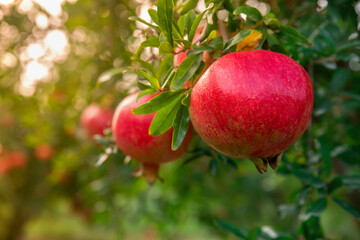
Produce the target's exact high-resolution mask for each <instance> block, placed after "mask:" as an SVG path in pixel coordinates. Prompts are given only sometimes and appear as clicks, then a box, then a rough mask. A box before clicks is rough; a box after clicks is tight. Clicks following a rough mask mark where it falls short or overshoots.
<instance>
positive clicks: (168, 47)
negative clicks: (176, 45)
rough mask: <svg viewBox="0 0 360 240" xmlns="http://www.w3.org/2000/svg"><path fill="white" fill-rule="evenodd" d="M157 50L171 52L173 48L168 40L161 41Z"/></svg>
mask: <svg viewBox="0 0 360 240" xmlns="http://www.w3.org/2000/svg"><path fill="white" fill-rule="evenodd" d="M159 52H160V53H173V52H174V49H173V48H172V47H171V45H170V44H169V43H168V42H162V43H160V48H159Z"/></svg>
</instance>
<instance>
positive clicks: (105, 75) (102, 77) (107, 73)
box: [97, 67, 129, 83]
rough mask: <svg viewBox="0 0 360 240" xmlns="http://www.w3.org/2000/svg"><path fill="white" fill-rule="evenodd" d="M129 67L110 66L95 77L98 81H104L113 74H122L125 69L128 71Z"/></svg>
mask: <svg viewBox="0 0 360 240" xmlns="http://www.w3.org/2000/svg"><path fill="white" fill-rule="evenodd" d="M128 70H129V69H128V68H126V67H121V68H111V69H109V70H106V71H105V72H103V73H102V74H101V75H100V76H99V77H98V79H97V82H98V83H104V82H107V81H109V80H110V79H111V78H112V77H113V76H115V75H120V74H124V73H125V72H126V71H128Z"/></svg>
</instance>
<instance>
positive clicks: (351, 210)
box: [333, 198, 360, 221]
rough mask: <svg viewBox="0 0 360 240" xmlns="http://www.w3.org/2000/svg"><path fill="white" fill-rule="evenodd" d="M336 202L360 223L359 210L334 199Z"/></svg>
mask: <svg viewBox="0 0 360 240" xmlns="http://www.w3.org/2000/svg"><path fill="white" fill-rule="evenodd" d="M333 200H334V202H336V203H337V204H338V205H339V206H340V207H342V208H343V209H344V210H345V211H347V212H348V213H350V214H351V215H353V216H354V217H355V218H356V219H357V220H359V221H360V211H359V209H357V208H355V207H354V206H353V205H351V204H350V203H348V202H345V201H343V200H340V199H336V198H333Z"/></svg>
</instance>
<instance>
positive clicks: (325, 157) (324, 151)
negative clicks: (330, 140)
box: [319, 138, 332, 177]
mask: <svg viewBox="0 0 360 240" xmlns="http://www.w3.org/2000/svg"><path fill="white" fill-rule="evenodd" d="M319 142H320V149H321V157H322V161H323V166H324V170H325V174H326V176H327V177H329V176H330V173H331V168H332V159H331V155H330V148H329V147H328V145H327V143H326V142H325V140H324V139H323V138H320V139H319Z"/></svg>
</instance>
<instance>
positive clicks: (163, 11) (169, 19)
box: [157, 0, 174, 48]
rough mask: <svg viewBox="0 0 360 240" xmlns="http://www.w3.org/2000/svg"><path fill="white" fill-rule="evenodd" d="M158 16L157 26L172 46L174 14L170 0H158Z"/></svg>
mask: <svg viewBox="0 0 360 240" xmlns="http://www.w3.org/2000/svg"><path fill="white" fill-rule="evenodd" d="M157 7H158V18H159V27H160V29H161V31H162V33H163V34H164V36H165V39H166V40H167V42H168V43H169V44H170V46H171V48H173V47H174V42H173V31H172V25H173V15H174V3H173V1H172V0H159V1H158V4H157Z"/></svg>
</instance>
